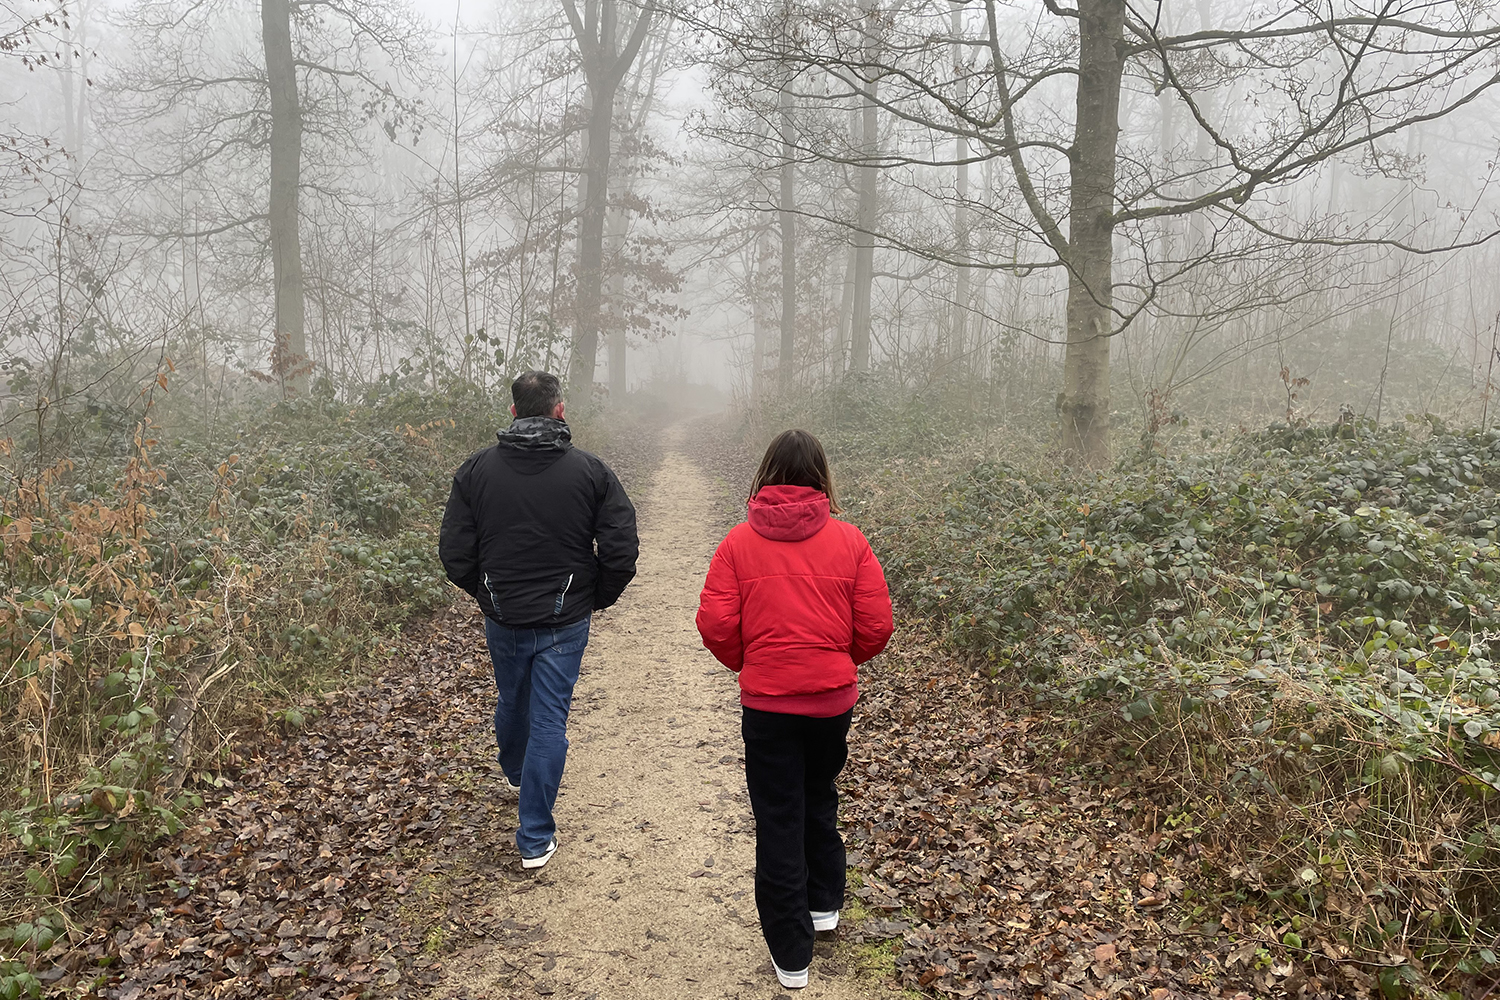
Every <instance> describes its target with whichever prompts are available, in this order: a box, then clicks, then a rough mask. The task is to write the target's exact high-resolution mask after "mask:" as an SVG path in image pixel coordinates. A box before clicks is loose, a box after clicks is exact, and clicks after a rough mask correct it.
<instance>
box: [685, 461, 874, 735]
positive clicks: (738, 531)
mask: <svg viewBox="0 0 1500 1000" xmlns="http://www.w3.org/2000/svg"><path fill="white" fill-rule="evenodd" d="M891 631H892V625H891V595H890V591H889V590H887V589H886V585H885V574H884V573H883V572H881V569H880V563H879V562H878V561H877V560H876V559H875V553H873V552H871V551H870V543H869V542H867V541H866V540H865V536H864V535H863V534H861V533H860V530H859V529H858V528H856V527H855V526H854V525H852V524H848V523H847V522H844V521H835V520H833V519H832V518H830V517H829V515H828V497H827V495H826V494H824V493H823V492H822V491H821V490H815V489H810V488H808V487H806V486H767V487H764V488H762V489H761V491H760V492H759V493H757V494H755V496H754V497H752V498H751V499H750V516H749V519H748V521H747V522H746V523H744V524H741V525H738V526H736V527H735V528H734V530H733V531H731V532H730V533H729V535H728V537H726V538H725V539H724V541H723V542H722V543H720V545H719V550H718V551H717V552H715V553H714V558H713V562H712V563H711V564H710V565H709V567H708V579H707V580H706V581H704V584H703V595H702V597H701V598H700V599H699V603H698V632H699V633H700V634H701V635H702V636H703V645H705V646H707V647H708V649H709V651H710V652H712V653H713V654H714V656H716V657H718V659H719V661H720V662H721V663H723V664H724V665H725V666H726V667H728V668H729V669H730V670H734V671H736V672H738V673H739V675H740V701H741V702H742V703H743V704H744V705H746V706H748V707H750V708H757V709H761V710H763V711H767V712H782V713H785V714H789V715H807V716H812V717H814V718H828V717H831V716H835V715H840V714H842V713H844V712H846V711H848V710H849V709H850V708H852V707H853V706H854V702H855V700H856V699H857V698H858V696H859V691H858V688H857V687H856V686H855V679H856V670H855V667H856V665H857V664H860V663H864V662H865V661H866V660H868V659H870V658H871V657H873V656H874V655H875V654H876V653H879V652H880V651H881V650H882V649H884V648H885V644H886V643H887V642H888V641H890V638H891Z"/></svg>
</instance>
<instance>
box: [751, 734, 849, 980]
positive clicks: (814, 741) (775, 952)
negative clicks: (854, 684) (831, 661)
mask: <svg viewBox="0 0 1500 1000" xmlns="http://www.w3.org/2000/svg"><path fill="white" fill-rule="evenodd" d="M743 712H744V716H743V720H742V723H741V731H742V732H743V733H744V736H745V784H746V785H747V786H748V788H749V791H750V808H751V810H752V811H753V812H754V813H755V907H756V909H757V910H759V911H760V929H761V933H762V934H764V935H765V937H766V944H767V945H768V946H769V947H770V949H771V958H773V959H774V960H775V962H776V965H777V966H778V967H779V968H781V969H783V970H785V971H787V972H797V971H800V970H802V969H805V968H807V967H808V965H810V964H811V963H812V953H813V926H812V917H811V916H810V915H809V911H812V910H837V909H840V908H841V907H842V906H843V905H844V867H845V862H844V841H843V840H842V838H840V837H839V824H838V808H839V793H838V790H837V789H836V788H835V787H834V779H835V778H837V777H838V773H839V771H841V770H843V768H844V761H845V760H847V759H848V757H849V742H848V737H849V720H850V718H851V717H852V716H853V714H854V712H853V710H850V711H848V712H845V713H844V714H843V715H836V716H834V717H833V718H831V719H812V718H808V717H807V716H804V715H782V714H780V713H778V712H762V711H759V710H757V709H754V708H744V709H743Z"/></svg>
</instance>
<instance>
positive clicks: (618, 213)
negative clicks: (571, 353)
mask: <svg viewBox="0 0 1500 1000" xmlns="http://www.w3.org/2000/svg"><path fill="white" fill-rule="evenodd" d="M629 228H630V217H629V216H627V215H626V214H625V210H624V209H623V208H620V207H616V208H615V209H614V211H612V212H610V213H609V224H608V226H607V227H606V231H605V234H604V242H605V258H606V259H607V260H608V261H609V262H610V264H611V267H610V269H609V273H608V274H607V275H606V276H605V279H604V281H605V286H606V289H607V291H606V293H605V303H606V309H607V310H608V313H609V317H610V326H609V398H610V402H611V403H612V404H614V405H616V406H618V405H619V404H620V403H621V402H623V401H624V399H625V392H626V389H627V382H626V379H625V354H626V350H627V344H626V341H625V316H624V314H623V310H621V309H620V308H619V307H618V305H617V303H618V302H619V301H620V298H621V296H622V295H624V293H625V288H624V285H625V282H624V276H623V275H621V274H620V268H619V263H618V262H619V257H620V253H621V251H622V249H623V247H624V245H625V234H626V232H627V230H628V229H629Z"/></svg>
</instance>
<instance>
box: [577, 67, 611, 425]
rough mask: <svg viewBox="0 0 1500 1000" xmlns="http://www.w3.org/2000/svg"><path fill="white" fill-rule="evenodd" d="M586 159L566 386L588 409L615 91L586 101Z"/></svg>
mask: <svg viewBox="0 0 1500 1000" xmlns="http://www.w3.org/2000/svg"><path fill="white" fill-rule="evenodd" d="M590 97H591V98H592V103H593V107H592V108H591V109H590V111H589V131H588V143H589V148H588V157H587V159H586V160H585V165H584V173H585V174H586V176H587V178H588V180H587V183H586V186H585V190H584V197H583V215H582V216H581V217H580V218H579V220H578V285H577V291H576V293H575V298H576V309H577V317H576V319H575V321H574V326H573V361H572V364H571V365H570V366H569V370H568V385H569V387H570V388H571V389H572V391H573V392H574V393H576V394H578V395H579V396H580V397H581V398H579V399H576V400H575V401H574V403H575V406H578V407H586V406H587V405H588V397H589V396H590V395H591V394H592V392H593V386H594V368H595V366H596V364H597V362H598V355H599V305H600V302H601V300H602V298H603V295H602V292H603V284H604V217H605V214H606V209H607V208H608V205H609V199H608V198H607V197H606V195H607V194H608V192H609V151H610V150H609V147H610V137H611V131H612V130H613V127H614V104H615V101H614V97H615V94H614V88H612V87H611V88H609V90H608V92H606V93H600V92H597V91H595V92H594V93H592V94H591V95H590Z"/></svg>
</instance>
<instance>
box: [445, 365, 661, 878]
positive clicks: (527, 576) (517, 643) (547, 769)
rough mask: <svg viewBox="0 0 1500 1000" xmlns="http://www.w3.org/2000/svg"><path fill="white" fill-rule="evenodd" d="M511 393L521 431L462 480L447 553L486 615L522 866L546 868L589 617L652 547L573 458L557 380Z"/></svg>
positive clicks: (615, 495)
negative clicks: (643, 547)
mask: <svg viewBox="0 0 1500 1000" xmlns="http://www.w3.org/2000/svg"><path fill="white" fill-rule="evenodd" d="M510 391H511V398H512V399H514V400H515V402H514V404H513V405H512V406H511V408H510V412H511V415H512V416H514V417H515V418H516V419H515V421H514V422H513V423H512V424H511V425H510V427H508V428H506V429H505V430H503V431H501V432H500V434H499V438H500V441H499V443H498V444H496V445H495V446H494V447H493V448H487V449H485V450H484V451H481V452H479V453H478V454H476V455H474V456H473V457H472V458H470V459H469V460H468V461H467V462H465V463H464V464H463V465H462V466H460V467H459V470H458V472H457V473H456V474H454V476H453V491H452V493H451V494H449V496H448V507H447V509H446V510H445V511H444V512H443V529H442V536H441V539H440V541H439V543H438V554H439V556H441V558H442V560H443V568H444V569H445V570H446V571H447V573H448V579H450V580H452V581H453V582H454V583H455V584H456V585H458V586H459V587H461V588H463V589H464V590H465V591H466V592H468V593H469V594H470V595H471V596H472V597H473V598H474V599H475V600H476V601H478V602H479V607H480V610H482V611H483V612H484V615H485V623H484V624H485V638H486V640H487V642H488V645H489V650H490V659H491V660H492V661H493V663H494V667H495V687H496V690H497V692H498V697H497V698H496V701H495V742H496V743H497V744H498V745H499V748H500V768H501V770H502V771H504V772H505V779H504V780H505V782H506V785H507V786H509V788H510V789H512V790H516V791H519V793H520V797H519V802H518V805H517V814H518V816H519V819H520V827H519V829H518V830H517V831H516V847H518V848H519V849H520V851H521V865H522V867H524V868H540V867H542V866H543V865H545V864H546V863H547V862H548V860H550V859H551V857H552V855H553V852H555V851H556V850H557V835H556V834H557V827H556V825H555V824H554V823H553V820H552V806H553V804H554V803H555V802H556V801H557V788H558V785H559V784H561V783H562V774H563V764H564V763H565V761H566V759H567V753H568V738H567V734H566V730H567V722H568V710H569V707H570V706H571V704H572V699H573V685H575V684H576V683H577V682H578V667H579V663H580V662H581V661H582V659H583V649H584V647H585V646H587V645H588V641H589V617H590V615H591V614H592V612H594V611H599V610H602V609H604V608H607V607H609V606H610V605H611V604H614V603H615V601H617V600H618V599H619V597H620V594H621V593H622V592H623V591H624V590H625V585H626V584H628V583H629V582H630V580H631V578H632V577H634V576H635V560H636V556H637V554H638V552H639V549H640V546H639V543H638V541H637V539H636V532H635V508H634V507H632V506H631V504H630V498H629V497H627V496H626V495H625V490H624V489H623V488H622V487H621V486H620V481H619V480H618V479H617V478H615V474H614V473H613V472H611V471H610V468H609V466H607V465H605V464H604V463H603V462H602V461H600V460H599V459H598V458H597V457H595V456H594V455H591V454H589V453H588V452H586V451H583V450H582V449H579V448H574V447H573V444H572V435H571V433H570V432H569V430H568V425H567V424H566V423H565V422H564V421H563V407H564V404H563V398H562V386H561V385H560V384H559V382H558V380H557V376H555V375H551V374H548V373H547V372H527V373H526V374H524V375H522V376H521V377H520V378H518V379H516V381H515V382H514V383H513V384H512V385H511V388H510Z"/></svg>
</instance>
